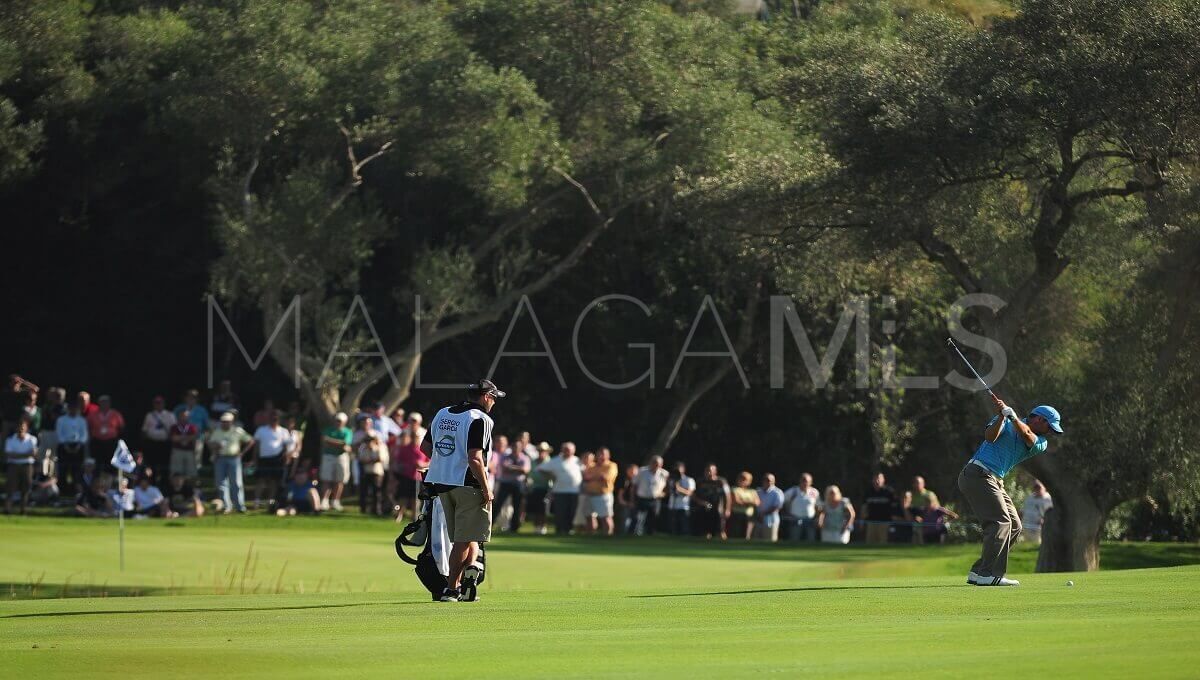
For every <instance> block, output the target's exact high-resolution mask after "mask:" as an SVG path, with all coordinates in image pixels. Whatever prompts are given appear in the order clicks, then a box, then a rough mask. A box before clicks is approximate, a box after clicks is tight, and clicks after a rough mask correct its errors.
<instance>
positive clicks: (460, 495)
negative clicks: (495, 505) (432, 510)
mask: <svg viewBox="0 0 1200 680" xmlns="http://www.w3.org/2000/svg"><path fill="white" fill-rule="evenodd" d="M438 498H439V499H441V501H442V511H443V512H444V513H445V514H446V532H447V533H449V534H450V540H451V541H452V542H454V543H467V542H469V541H477V542H479V543H487V542H488V541H490V540H492V504H491V503H488V504H487V505H484V504H483V492H482V491H480V490H479V489H472V488H471V487H469V486H456V487H454V488H453V489H450V490H449V491H443V492H442V493H440V494H438Z"/></svg>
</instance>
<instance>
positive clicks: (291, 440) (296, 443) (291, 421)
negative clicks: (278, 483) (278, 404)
mask: <svg viewBox="0 0 1200 680" xmlns="http://www.w3.org/2000/svg"><path fill="white" fill-rule="evenodd" d="M297 422H299V421H298V419H297V416H295V415H293V414H292V413H291V412H289V413H288V415H287V418H286V419H285V420H284V426H285V427H287V431H288V448H287V451H285V452H284V454H283V455H284V466H285V467H286V468H287V475H286V479H291V478H292V476H293V475H295V474H296V470H297V469H298V468H299V467H300V466H301V463H300V453H301V452H302V451H303V449H304V429H303V428H302V427H297V426H296V423H297Z"/></svg>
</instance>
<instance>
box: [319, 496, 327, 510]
mask: <svg viewBox="0 0 1200 680" xmlns="http://www.w3.org/2000/svg"><path fill="white" fill-rule="evenodd" d="M321 510H322V511H327V510H329V499H328V498H324V499H322V500H321Z"/></svg>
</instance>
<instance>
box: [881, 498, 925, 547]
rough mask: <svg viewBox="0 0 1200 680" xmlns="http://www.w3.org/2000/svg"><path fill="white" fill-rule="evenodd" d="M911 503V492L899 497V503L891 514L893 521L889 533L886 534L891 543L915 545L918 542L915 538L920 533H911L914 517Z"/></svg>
mask: <svg viewBox="0 0 1200 680" xmlns="http://www.w3.org/2000/svg"><path fill="white" fill-rule="evenodd" d="M912 503H913V494H912V492H911V491H905V492H904V494H903V495H901V496H900V503H899V504H898V505H897V506H896V508H895V510H894V511H893V513H892V516H893V520H894V521H893V522H892V527H891V531H890V532H889V533H888V538H889V540H890V541H891V542H892V543H915V542H917V541H919V540H920V539H918V538H917V536H918V535H920V534H921V532H920V531H913V523H914V521H915V517H916V516H915V515H914V514H913V511H912Z"/></svg>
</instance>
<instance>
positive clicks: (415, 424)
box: [408, 411, 429, 446]
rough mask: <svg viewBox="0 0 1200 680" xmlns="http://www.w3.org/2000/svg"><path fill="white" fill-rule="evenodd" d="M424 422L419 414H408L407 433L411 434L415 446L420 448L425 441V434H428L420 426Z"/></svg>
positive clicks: (423, 427)
mask: <svg viewBox="0 0 1200 680" xmlns="http://www.w3.org/2000/svg"><path fill="white" fill-rule="evenodd" d="M424 422H425V417H424V416H422V415H421V414H420V413H417V412H416V411H413V412H412V413H410V414H408V431H409V432H412V433H413V441H414V443H416V445H417V446H420V445H421V443H422V442H424V441H425V433H426V432H428V431H429V430H427V429H426V428H425V426H424V425H423V424H422V423H424Z"/></svg>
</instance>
